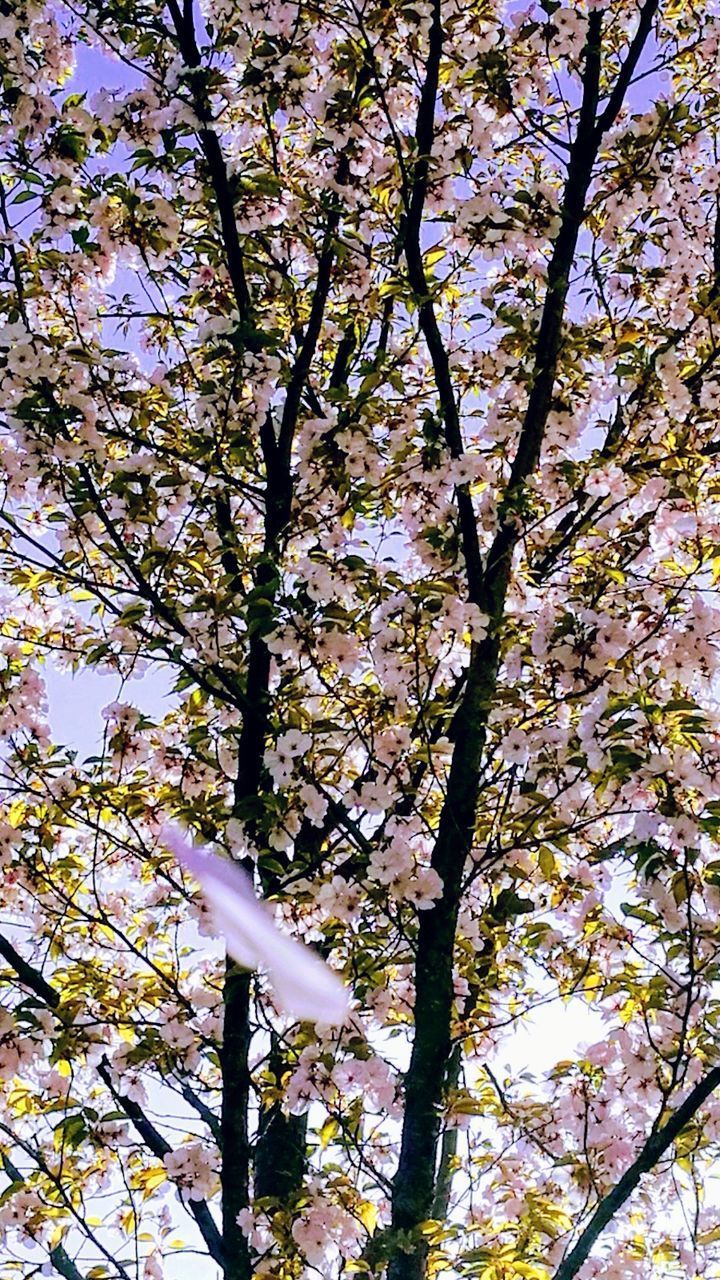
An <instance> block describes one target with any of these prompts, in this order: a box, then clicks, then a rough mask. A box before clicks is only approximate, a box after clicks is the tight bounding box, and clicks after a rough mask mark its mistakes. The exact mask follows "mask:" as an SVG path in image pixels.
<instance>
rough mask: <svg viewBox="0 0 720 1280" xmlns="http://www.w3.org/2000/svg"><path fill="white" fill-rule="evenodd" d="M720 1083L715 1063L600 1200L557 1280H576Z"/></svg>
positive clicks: (652, 1134)
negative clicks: (611, 1226)
mask: <svg viewBox="0 0 720 1280" xmlns="http://www.w3.org/2000/svg"><path fill="white" fill-rule="evenodd" d="M718 1086H720V1067H713V1069H712V1071H709V1072H708V1074H707V1075H706V1076H705V1078H704V1079H703V1080H700V1081H698V1083H697V1084H696V1085H695V1088H694V1089H693V1090H692V1092H691V1093H690V1094H689V1095H688V1097H687V1098H686V1099H685V1101H684V1102H683V1103H681V1104H680V1106H679V1107H678V1108H677V1110H676V1111H674V1112H673V1114H672V1116H671V1117H670V1119H669V1120H668V1121H667V1122H666V1123H665V1124H664V1125H663V1126H662V1128H659V1129H654V1130H653V1132H652V1133H651V1134H650V1137H649V1138H648V1139H647V1141H646V1142H645V1145H644V1146H643V1148H642V1150H641V1152H640V1154H639V1156H638V1157H637V1159H636V1160H634V1161H633V1163H632V1164H631V1165H630V1168H629V1169H626V1171H625V1173H624V1174H623V1176H622V1178H621V1179H620V1181H619V1182H618V1183H617V1184H616V1185H615V1186H614V1187H613V1188H612V1190H611V1191H608V1193H607V1195H606V1196H604V1198H603V1199H602V1200H601V1201H600V1203H599V1204H598V1206H597V1208H596V1209H595V1212H594V1213H593V1216H592V1218H591V1219H590V1221H589V1223H588V1225H587V1226H586V1228H585V1230H584V1231H583V1232H582V1234H581V1236H580V1238H579V1240H578V1242H577V1244H576V1245H575V1246H574V1248H573V1249H571V1250H570V1253H569V1254H568V1255H567V1257H565V1258H564V1259H563V1261H562V1262H561V1263H560V1266H559V1267H558V1269H557V1271H556V1272H555V1275H554V1276H553V1280H573V1277H574V1276H576V1275H577V1273H578V1271H579V1270H580V1268H581V1267H582V1266H583V1264H584V1263H585V1262H586V1261H587V1259H588V1257H589V1255H590V1250H591V1249H592V1247H593V1245H594V1244H595V1242H596V1240H597V1239H598V1236H599V1235H600V1233H601V1232H602V1231H604V1230H605V1227H606V1226H607V1225H608V1223H609V1222H610V1221H611V1220H612V1219H613V1218H614V1216H615V1214H616V1213H617V1212H618V1211H619V1210H620V1209H622V1207H623V1205H624V1204H625V1202H626V1201H627V1200H628V1199H629V1198H630V1196H631V1195H632V1193H633V1191H634V1190H635V1188H636V1187H637V1185H638V1183H639V1182H640V1179H641V1178H642V1176H643V1174H645V1173H650V1172H651V1170H652V1169H654V1168H655V1166H656V1165H657V1163H658V1161H659V1160H660V1159H661V1157H662V1156H663V1155H664V1154H665V1152H666V1151H667V1150H668V1148H669V1147H671V1146H672V1144H673V1142H674V1141H675V1139H676V1138H678V1137H679V1136H680V1134H681V1133H682V1131H683V1129H684V1128H685V1127H686V1125H688V1124H689V1123H690V1121H691V1120H692V1119H693V1117H694V1116H695V1115H696V1113H697V1112H698V1111H699V1110H700V1107H701V1106H702V1105H703V1103H704V1102H706V1101H707V1099H708V1098H709V1097H710V1095H711V1093H713V1092H714V1091H715V1090H716V1089H717V1088H718Z"/></svg>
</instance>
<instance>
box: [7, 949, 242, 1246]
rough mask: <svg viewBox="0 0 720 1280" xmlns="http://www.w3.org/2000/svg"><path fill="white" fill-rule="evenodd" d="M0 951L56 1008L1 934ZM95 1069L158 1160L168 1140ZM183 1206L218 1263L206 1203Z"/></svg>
mask: <svg viewBox="0 0 720 1280" xmlns="http://www.w3.org/2000/svg"><path fill="white" fill-rule="evenodd" d="M0 955H2V956H3V958H4V959H5V960H6V961H7V962H8V964H9V965H10V967H11V968H12V969H14V970H15V972H16V974H17V976H18V978H19V979H20V981H21V982H22V983H23V985H24V986H26V987H29V988H30V990H31V991H33V992H34V993H35V995H36V996H38V997H39V999H40V1000H42V1001H43V1003H44V1004H46V1005H48V1006H49V1008H51V1009H54V1010H56V1011H57V1009H58V1006H59V1004H60V993H59V992H58V991H57V990H56V988H55V987H53V986H51V984H50V983H49V982H48V981H47V979H46V978H44V977H43V975H42V974H41V973H40V971H39V969H36V968H35V967H34V966H33V965H31V964H28V962H27V960H24V959H23V958H22V956H21V955H20V953H19V952H18V951H16V950H15V947H14V946H13V945H12V943H11V942H9V941H8V940H7V938H5V937H3V936H2V935H1V934H0ZM97 1071H98V1075H99V1076H100V1079H101V1080H102V1082H103V1084H104V1085H105V1086H106V1088H107V1089H109V1091H110V1093H111V1094H112V1096H113V1098H114V1100H115V1102H116V1103H117V1105H118V1107H119V1108H120V1109H121V1110H122V1111H124V1112H125V1115H126V1116H127V1117H128V1119H129V1120H131V1121H132V1123H133V1124H134V1126H135V1128H136V1129H137V1131H138V1133H139V1134H140V1136H141V1138H142V1139H143V1141H144V1142H145V1144H146V1146H147V1148H148V1150H149V1151H150V1152H151V1153H152V1154H153V1155H154V1156H155V1157H156V1158H157V1159H158V1160H163V1159H164V1157H165V1156H166V1155H168V1154H169V1153H170V1152H171V1151H172V1149H173V1148H172V1147H171V1146H170V1143H169V1142H166V1140H165V1138H164V1137H163V1136H162V1134H161V1133H160V1131H159V1130H158V1129H156V1128H155V1126H154V1124H153V1123H152V1121H151V1120H149V1119H148V1117H147V1116H146V1115H145V1112H144V1111H143V1110H142V1108H141V1107H140V1106H138V1104H137V1102H133V1100H132V1099H131V1098H126V1097H125V1096H124V1095H123V1094H121V1093H119V1092H118V1090H117V1089H116V1088H115V1085H114V1084H113V1082H112V1076H111V1074H110V1066H109V1063H108V1061H107V1059H106V1058H105V1059H103V1061H102V1062H101V1063H100V1065H99V1066H98V1069H97ZM185 1207H186V1208H187V1210H188V1212H189V1213H191V1214H192V1216H193V1218H194V1219H195V1221H196V1223H197V1225H198V1229H199V1231H200V1234H201V1236H202V1238H203V1240H204V1241H205V1244H206V1245H207V1247H208V1251H209V1253H210V1255H211V1257H212V1258H214V1259H215V1261H216V1262H217V1263H219V1264H220V1265H222V1263H223V1246H222V1238H221V1236H220V1233H219V1231H218V1229H217V1226H216V1225H215V1221H214V1219H213V1217H212V1214H211V1213H210V1210H209V1209H208V1206H207V1204H206V1203H205V1201H204V1200H200V1201H198V1200H190V1201H189V1202H188V1203H187V1205H186V1206H185Z"/></svg>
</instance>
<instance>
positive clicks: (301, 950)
mask: <svg viewBox="0 0 720 1280" xmlns="http://www.w3.org/2000/svg"><path fill="white" fill-rule="evenodd" d="M160 840H161V842H162V843H163V844H164V845H165V847H166V848H167V849H169V850H170V852H171V853H172V854H174V856H175V857H176V858H177V860H178V862H179V863H180V865H181V866H183V867H184V868H185V869H186V871H189V872H190V874H191V875H192V876H193V877H194V879H195V880H197V882H198V884H199V885H200V888H201V889H202V891H203V894H204V896H205V898H206V900H207V902H208V904H209V905H210V907H211V908H212V912H213V917H214V920H215V923H216V924H217V927H218V929H219V930H220V932H221V933H222V934H223V935H224V938H225V943H226V946H227V949H228V953H229V954H230V955H231V956H232V957H233V959H235V960H237V961H238V963H239V964H241V965H244V966H245V968H247V969H259V968H262V969H265V970H266V971H267V974H268V977H269V978H270V982H271V983H272V986H273V988H274V991H275V994H276V996H277V999H278V1003H279V1004H280V1005H281V1006H282V1008H283V1009H284V1010H285V1012H286V1013H289V1014H292V1016H293V1017H295V1018H301V1019H302V1020H303V1021H306V1022H326V1023H329V1024H330V1025H332V1026H337V1025H339V1024H340V1023H342V1022H344V1020H345V1015H346V1014H347V1010H348V993H347V990H346V988H345V987H344V986H343V984H342V982H341V981H340V979H339V978H338V976H337V974H335V973H334V972H333V970H332V969H331V968H330V966H329V965H327V964H325V961H324V960H321V959H320V957H319V956H317V955H315V953H314V952H313V951H311V950H310V948H309V947H306V946H305V945H304V944H303V943H301V942H296V941H295V940H294V939H293V938H288V937H287V935H286V934H284V933H281V932H280V930H279V929H278V928H277V926H276V925H275V923H274V921H273V920H272V918H271V916H270V914H269V912H268V910H267V908H266V907H265V906H264V905H263V903H261V902H258V899H257V898H256V896H255V891H254V889H253V887H252V884H251V882H250V880H249V878H248V876H246V874H245V872H244V871H243V870H242V868H241V867H239V866H238V865H237V863H234V862H229V861H228V860H227V859H226V858H221V857H219V856H218V855H217V854H215V853H213V852H212V851H211V850H210V849H208V848H207V847H206V846H204V845H203V846H201V847H197V846H195V845H193V844H191V843H190V841H189V840H186V839H185V837H184V836H183V835H182V834H181V833H180V832H179V831H178V830H177V828H175V827H170V826H166V827H163V829H162V831H161V832H160Z"/></svg>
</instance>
